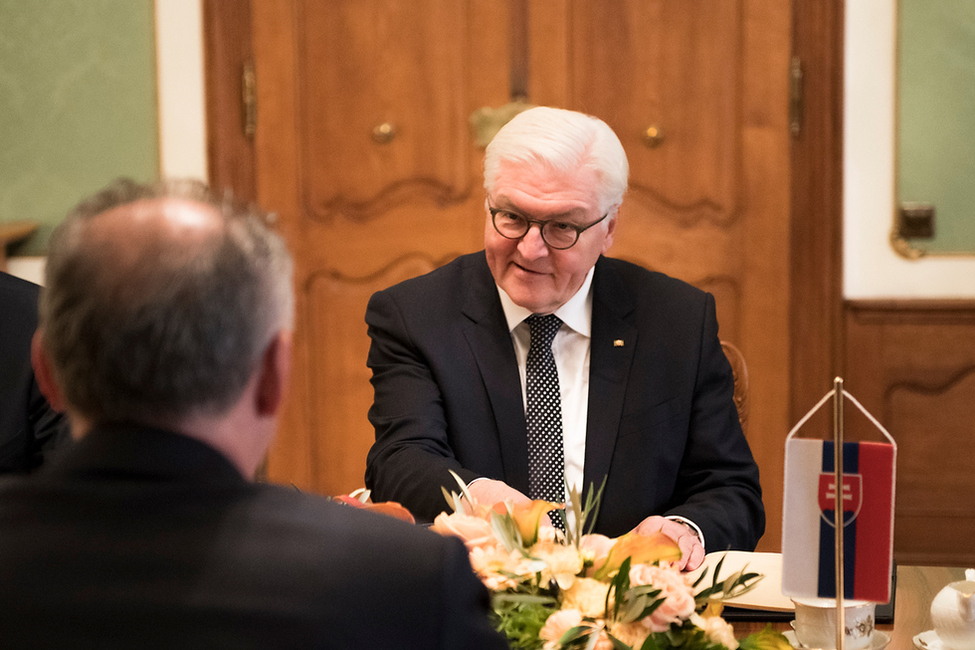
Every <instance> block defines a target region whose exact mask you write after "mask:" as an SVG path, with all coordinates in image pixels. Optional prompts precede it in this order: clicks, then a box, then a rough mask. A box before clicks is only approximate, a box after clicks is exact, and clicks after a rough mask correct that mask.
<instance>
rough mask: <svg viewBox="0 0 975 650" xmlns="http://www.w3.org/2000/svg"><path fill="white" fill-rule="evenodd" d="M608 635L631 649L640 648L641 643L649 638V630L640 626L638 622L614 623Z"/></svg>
mask: <svg viewBox="0 0 975 650" xmlns="http://www.w3.org/2000/svg"><path fill="white" fill-rule="evenodd" d="M610 634H612V635H613V636H615V637H616V638H617V639H619V640H620V641H622V642H623V643H625V644H626V645H628V646H631V647H633V648H640V647H642V646H643V642H644V641H646V640H647V637H648V636H650V630H648V629H647V628H646V627H645V626H643V625H641V624H640V622H639V621H636V622H634V623H615V624H613V628H612V629H611V630H610Z"/></svg>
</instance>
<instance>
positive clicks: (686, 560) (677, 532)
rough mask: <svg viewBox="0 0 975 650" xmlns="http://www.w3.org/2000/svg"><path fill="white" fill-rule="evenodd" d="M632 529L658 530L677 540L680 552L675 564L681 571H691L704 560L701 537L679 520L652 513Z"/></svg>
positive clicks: (649, 531) (640, 531) (646, 532)
mask: <svg viewBox="0 0 975 650" xmlns="http://www.w3.org/2000/svg"><path fill="white" fill-rule="evenodd" d="M633 530H635V531H636V532H638V533H643V534H646V535H649V534H650V533H655V532H657V531H660V532H661V533H663V534H664V535H667V536H668V537H670V538H672V539H673V540H674V541H675V542H677V546H679V547H680V552H681V558H680V561H679V562H678V563H677V564H678V566H679V567H680V569H681V570H682V571H693V570H694V569H696V568H697V567H699V566H701V563H702V562H703V561H704V546H703V545H702V544H701V539H700V538H699V537H698V536H697V533H695V532H694V529H692V528H691V527H689V526H686V525H684V524H682V523H680V522H679V521H676V520H674V519H667V518H666V517H660V516H657V515H654V516H652V517H647V518H646V519H644V520H643V521H641V522H640V525H638V526H637V527H636V528H634V529H633Z"/></svg>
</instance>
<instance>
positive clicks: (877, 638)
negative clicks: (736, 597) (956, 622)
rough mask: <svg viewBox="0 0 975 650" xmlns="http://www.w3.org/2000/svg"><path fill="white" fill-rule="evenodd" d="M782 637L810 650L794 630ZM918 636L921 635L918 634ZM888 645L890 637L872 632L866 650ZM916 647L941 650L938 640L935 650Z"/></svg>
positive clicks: (880, 648) (794, 644) (930, 647)
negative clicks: (800, 641) (800, 640)
mask: <svg viewBox="0 0 975 650" xmlns="http://www.w3.org/2000/svg"><path fill="white" fill-rule="evenodd" d="M782 635H783V636H784V637H785V639H786V641H788V642H789V643H790V644H791V645H792V647H793V648H801V649H803V650H811V649H810V648H806V646H804V645H802V644H801V643H799V640H798V639H797V638H796V633H795V631H794V630H786V631H785V632H783V633H782ZM918 636H921V635H920V634H919V635H918ZM888 643H890V637H889V636H887V633H886V632H881V631H880V630H874V631H873V635H871V637H870V645H869V646H868V647H867V649H866V650H883V649H884V648H886V647H887V644H888ZM914 643H915V644H916V643H917V637H914ZM918 647H919V648H921V650H943V649H942V647H941V641H940V640H939V641H938V646H937V648H935V647H934V646H918Z"/></svg>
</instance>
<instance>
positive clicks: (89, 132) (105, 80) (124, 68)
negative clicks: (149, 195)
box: [0, 0, 159, 255]
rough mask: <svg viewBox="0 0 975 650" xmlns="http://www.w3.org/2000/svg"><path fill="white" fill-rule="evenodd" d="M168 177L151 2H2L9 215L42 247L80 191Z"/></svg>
mask: <svg viewBox="0 0 975 650" xmlns="http://www.w3.org/2000/svg"><path fill="white" fill-rule="evenodd" d="M123 175H124V176H131V177H132V178H135V179H137V180H151V179H154V178H156V177H158V175H159V136H158V118H157V108H156V65H155V37H154V25H153V2H152V0H0V221H17V220H21V219H30V220H33V221H37V222H38V223H40V224H41V228H40V229H39V231H38V232H37V233H35V235H34V236H32V237H31V238H30V239H29V240H28V241H26V242H25V243H24V244H22V245H18V246H17V247H15V248H13V249H11V253H12V254H14V255H29V254H39V253H43V251H44V248H45V243H46V241H47V237H48V236H49V234H50V231H51V229H52V228H53V227H54V226H55V225H56V224H57V223H58V221H60V219H61V218H62V217H63V216H64V215H65V213H66V212H67V211H68V210H69V209H70V208H71V207H72V206H74V205H75V204H76V203H77V202H78V200H79V199H80V198H82V197H83V196H85V195H87V194H90V193H91V192H93V191H95V190H97V189H99V188H100V187H102V186H104V185H105V184H107V183H108V182H109V181H111V180H112V179H113V178H116V177H118V176H123Z"/></svg>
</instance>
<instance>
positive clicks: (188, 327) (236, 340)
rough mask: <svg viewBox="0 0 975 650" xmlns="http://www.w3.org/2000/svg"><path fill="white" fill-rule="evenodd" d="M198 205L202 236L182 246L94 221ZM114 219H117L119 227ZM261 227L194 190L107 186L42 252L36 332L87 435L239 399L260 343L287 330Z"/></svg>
mask: <svg viewBox="0 0 975 650" xmlns="http://www.w3.org/2000/svg"><path fill="white" fill-rule="evenodd" d="M154 199H163V200H165V199H174V200H177V201H185V202H190V203H196V204H199V208H200V214H201V218H204V219H207V218H211V217H212V219H213V225H214V227H213V229H212V232H211V231H210V230H209V229H204V230H203V231H202V232H203V234H202V235H200V236H198V237H196V238H195V239H192V240H191V241H185V239H186V238H182V239H180V238H178V237H175V236H168V237H167V236H166V235H164V234H163V235H161V234H160V233H161V232H162V231H161V230H158V229H157V230H156V231H152V232H150V229H148V228H146V227H143V224H142V223H137V222H136V221H133V222H132V223H127V222H126V223H124V227H123V232H125V233H127V235H128V237H121V236H119V233H118V232H115V233H114V234H110V235H106V234H105V230H104V228H101V229H99V227H98V224H99V219H98V217H99V216H100V215H104V214H105V213H107V212H110V211H113V210H115V209H116V208H123V206H127V207H126V208H123V209H128V208H129V207H131V209H132V215H133V219H135V216H134V215H135V214H136V212H137V209H138V210H144V211H148V212H149V213H153V212H155V213H158V214H161V213H162V210H163V207H162V206H163V205H164V204H165V203H166V202H165V201H159V202H157V203H145V204H140V205H139V206H135V205H133V204H138V203H139V202H140V201H152V200H154ZM125 216H126V217H127V216H128V214H126V215H125ZM267 221H268V215H266V214H265V213H263V212H261V211H260V210H258V209H257V208H255V207H253V206H243V205H242V204H240V203H237V202H235V201H234V200H233V199H232V197H231V196H230V195H229V194H228V195H225V196H222V197H217V196H215V195H213V194H212V193H211V192H210V191H209V189H208V188H207V187H206V185H205V184H203V183H201V182H198V181H186V180H170V181H163V182H159V183H154V184H139V183H135V182H133V181H131V180H128V179H119V180H117V181H116V182H114V183H113V184H111V185H110V186H108V187H107V188H105V189H103V190H101V191H100V192H98V193H96V194H94V195H93V196H91V197H89V198H87V199H85V200H84V201H82V202H81V203H80V204H78V206H77V207H75V208H74V209H73V210H72V211H71V212H70V213H69V214H68V216H67V217H66V218H65V220H64V221H63V222H62V223H61V225H60V226H59V227H58V228H57V229H56V231H55V233H54V234H53V236H52V238H51V242H50V248H49V252H48V260H47V267H46V271H45V288H44V290H43V292H42V296H41V304H40V327H41V329H42V331H43V339H42V340H43V345H44V348H45V350H46V351H47V354H48V356H49V358H50V359H51V362H52V366H53V369H54V372H55V375H56V377H57V379H58V384H59V385H60V387H61V389H62V391H63V395H64V398H65V400H66V402H67V403H68V405H69V406H70V407H71V408H73V409H75V410H76V411H77V412H78V413H79V414H81V415H83V416H85V417H87V418H89V419H90V420H91V421H93V423H98V422H102V421H132V422H138V423H155V422H167V421H178V420H180V419H183V418H187V417H192V416H195V415H212V414H219V413H222V412H223V411H225V410H226V409H227V408H229V407H230V406H231V405H233V403H234V402H235V401H236V400H237V399H238V398H239V397H240V395H241V394H242V393H243V390H244V387H245V385H246V383H247V381H248V380H249V379H250V377H251V376H252V374H253V372H254V370H255V368H256V364H257V363H259V362H260V358H261V355H262V353H263V351H264V350H265V349H266V346H267V345H268V344H269V342H270V340H271V337H272V336H273V335H274V334H275V333H276V332H278V331H280V330H281V329H291V326H292V321H293V318H294V316H293V311H294V296H293V292H292V287H291V275H292V261H291V257H290V255H289V253H288V251H287V248H286V246H285V244H284V241H283V240H282V239H281V238H280V237H279V236H278V235H277V234H275V233H274V232H272V231H271V230H270V229H269V228H268V226H267V225H266V223H267Z"/></svg>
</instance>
